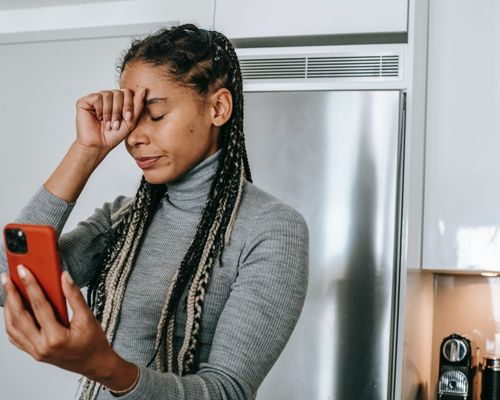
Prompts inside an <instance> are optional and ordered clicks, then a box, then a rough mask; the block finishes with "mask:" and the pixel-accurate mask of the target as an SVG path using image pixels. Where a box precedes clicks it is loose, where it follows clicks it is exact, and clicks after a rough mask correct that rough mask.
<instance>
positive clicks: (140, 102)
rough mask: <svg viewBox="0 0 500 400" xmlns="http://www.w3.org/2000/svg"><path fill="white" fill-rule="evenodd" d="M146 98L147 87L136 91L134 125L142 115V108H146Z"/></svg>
mask: <svg viewBox="0 0 500 400" xmlns="http://www.w3.org/2000/svg"><path fill="white" fill-rule="evenodd" d="M145 98H146V88H144V87H141V88H139V89H138V90H137V91H136V92H135V93H134V100H133V101H134V118H133V125H134V127H135V125H136V124H137V121H139V118H140V117H141V114H142V110H143V108H144V99H145Z"/></svg>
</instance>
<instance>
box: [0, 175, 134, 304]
mask: <svg viewBox="0 0 500 400" xmlns="http://www.w3.org/2000/svg"><path fill="white" fill-rule="evenodd" d="M126 199H127V198H125V197H124V196H119V197H117V198H116V200H115V201H114V202H112V203H105V204H104V205H103V207H102V208H98V209H96V210H95V212H94V214H93V215H92V216H90V217H89V218H88V219H87V220H86V221H82V222H79V223H78V225H77V227H76V228H75V229H73V230H72V231H70V232H68V233H64V234H61V232H62V230H63V228H64V225H65V224H66V221H67V219H68V217H69V215H70V213H71V211H72V210H73V208H74V206H75V204H76V203H75V202H66V201H65V200H63V199H60V198H59V197H57V196H55V195H54V194H52V193H50V192H49V191H48V190H47V189H46V188H45V186H44V185H41V186H40V187H39V189H38V190H37V191H36V192H35V194H34V195H33V196H32V197H31V199H30V200H29V201H28V203H27V204H26V205H25V206H24V208H23V209H22V210H21V212H20V213H19V214H18V216H17V217H16V219H15V220H14V221H15V222H17V223H26V224H39V225H50V226H52V227H53V228H54V229H55V230H56V232H57V236H58V247H59V253H60V255H61V262H62V267H63V269H65V270H67V271H68V272H69V273H70V274H71V276H72V277H73V279H74V280H75V282H76V283H77V284H78V285H79V286H81V287H82V286H85V285H86V284H87V283H88V281H89V279H90V277H91V276H92V273H93V270H94V269H95V267H96V265H95V262H96V261H97V259H98V254H100V252H102V250H103V247H104V245H105V241H104V238H105V235H106V234H107V233H108V232H109V230H110V228H111V220H112V214H113V212H115V211H116V210H117V209H119V208H120V207H121V206H122V205H123V204H124V202H125V200H126ZM7 270H8V267H7V257H6V254H5V245H4V242H3V239H2V240H1V241H0V272H7ZM0 306H3V289H2V287H1V285H0Z"/></svg>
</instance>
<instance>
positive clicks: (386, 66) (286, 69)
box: [240, 54, 400, 80]
mask: <svg viewBox="0 0 500 400" xmlns="http://www.w3.org/2000/svg"><path fill="white" fill-rule="evenodd" d="M240 65H241V73H242V75H243V79H318V78H323V79H324V78H337V79H343V78H349V80H352V78H399V76H400V62H399V55H398V54H393V55H365V56H330V57H283V58H262V57H259V58H242V57H240Z"/></svg>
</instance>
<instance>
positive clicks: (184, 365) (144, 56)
mask: <svg viewBox="0 0 500 400" xmlns="http://www.w3.org/2000/svg"><path fill="white" fill-rule="evenodd" d="M136 61H140V62H144V63H146V64H149V65H152V66H156V67H158V69H159V70H160V71H162V72H164V74H165V76H166V77H168V78H170V79H172V78H173V79H174V80H175V81H176V82H177V83H179V84H181V85H184V86H185V87H187V88H190V89H192V90H193V93H195V94H196V95H197V96H198V98H199V100H200V102H203V101H204V99H205V98H206V96H207V94H209V93H212V92H214V91H216V90H218V89H219V88H223V87H224V88H227V89H228V90H229V91H230V93H231V96H232V99H233V111H232V114H231V117H230V119H229V121H227V122H226V123H225V124H224V125H223V126H222V127H221V129H220V139H219V145H220V149H221V155H220V162H219V165H218V168H217V171H216V173H215V176H214V180H213V183H212V186H211V189H210V193H209V195H208V197H207V201H206V203H205V206H204V209H203V211H202V217H201V219H200V222H199V223H198V226H197V230H196V233H195V235H194V237H193V239H192V242H191V244H190V246H189V249H188V251H187V252H186V255H185V256H184V259H183V260H182V262H181V264H180V266H179V268H178V270H177V272H176V274H175V276H174V278H173V280H172V282H171V283H170V287H169V288H168V294H167V299H166V300H165V304H164V307H163V310H162V316H161V319H160V321H159V324H158V331H157V340H156V348H155V354H154V355H153V358H152V359H151V361H150V363H149V364H148V366H149V365H150V364H151V363H152V362H153V361H154V360H155V361H156V369H157V370H159V371H161V372H164V371H165V370H168V371H169V372H177V373H178V374H179V375H182V374H186V373H190V372H193V371H195V370H196V368H197V366H196V365H195V363H194V360H195V359H196V353H197V344H198V342H199V336H200V332H201V330H200V326H201V316H202V310H203V299H204V295H205V289H206V287H207V284H208V280H209V278H210V275H211V271H212V270H213V267H214V265H215V264H216V261H217V259H218V260H219V263H220V265H221V266H222V254H223V250H224V247H225V245H226V244H227V243H228V241H229V239H230V234H231V230H232V226H233V225H234V220H235V218H236V215H237V210H238V207H239V202H240V199H241V193H242V187H243V182H244V180H247V181H249V182H252V177H251V173H250V166H249V163H248V158H247V153H246V148H245V138H244V134H243V81H242V76H241V71H240V66H239V61H238V57H237V55H236V52H235V50H234V48H233V46H232V44H231V42H230V41H229V40H228V39H227V38H226V37H225V36H224V35H222V34H221V33H219V32H216V31H206V30H203V29H198V28H197V27H196V26H194V25H192V24H185V25H181V26H176V27H172V28H169V29H160V30H158V31H157V32H155V33H154V34H152V35H149V36H147V37H145V38H143V39H135V40H133V41H132V44H131V47H130V49H129V50H128V51H127V52H126V54H125V55H124V56H123V59H122V63H121V66H119V67H118V71H119V73H120V74H121V73H122V72H123V70H124V69H125V68H126V66H127V65H129V64H131V63H133V62H136ZM167 186H168V184H167ZM165 190H168V189H167V188H166V186H165V185H153V184H149V183H147V182H146V181H145V179H144V177H143V178H142V181H141V185H140V187H139V189H138V191H137V194H136V196H135V199H134V201H133V202H132V203H131V204H127V205H126V206H125V207H124V209H123V210H121V211H120V217H119V219H118V221H117V222H116V223H115V225H114V226H113V229H112V232H111V235H110V237H109V239H108V245H107V248H106V251H105V252H104V256H103V260H102V263H101V269H100V270H99V271H97V272H96V273H95V275H94V277H93V278H92V280H91V281H90V284H89V290H88V302H89V305H90V306H91V308H92V309H93V310H94V312H95V314H96V317H97V319H98V320H99V321H100V322H101V324H103V328H104V329H105V331H106V333H107V336H108V340H109V341H110V343H112V341H113V339H114V331H115V328H116V323H117V321H118V318H119V311H120V308H121V302H122V298H120V296H122V297H123V294H124V287H125V286H126V283H127V281H128V277H129V276H130V271H131V269H132V268H133V262H134V261H135V257H136V254H137V251H136V249H137V248H138V246H140V243H141V240H142V238H143V236H144V232H145V230H146V229H147V226H148V223H149V221H150V220H151V217H152V216H153V215H154V212H155V210H156V207H157V205H158V202H159V201H160V199H161V198H162V197H163V195H164V194H165ZM159 262H160V260H159ZM186 292H187V295H186V303H185V305H184V306H185V307H186V309H187V314H188V315H187V321H186V335H185V340H184V344H183V346H182V348H181V350H180V352H179V354H177V355H176V359H177V363H175V362H174V361H173V342H172V336H173V329H174V327H175V317H176V310H177V308H178V306H179V303H180V300H181V298H182V296H183V294H184V293H186ZM99 386H100V385H98V384H96V383H95V382H93V381H88V380H87V381H86V383H85V385H84V388H83V391H82V395H81V399H85V400H86V399H93V398H95V396H96V395H97V392H98V390H99Z"/></svg>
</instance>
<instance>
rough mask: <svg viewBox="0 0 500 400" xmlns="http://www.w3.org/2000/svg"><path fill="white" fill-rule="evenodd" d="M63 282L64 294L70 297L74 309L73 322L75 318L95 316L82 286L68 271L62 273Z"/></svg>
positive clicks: (70, 304)
mask: <svg viewBox="0 0 500 400" xmlns="http://www.w3.org/2000/svg"><path fill="white" fill-rule="evenodd" d="M61 284H62V289H63V293H64V296H65V297H66V299H68V303H69V306H70V307H71V309H72V310H73V317H72V318H71V322H73V321H74V320H75V319H81V318H87V317H89V316H93V314H92V311H90V308H89V306H88V305H87V302H86V301H85V298H84V297H83V294H82V292H81V291H80V288H79V287H78V286H77V285H76V284H75V282H74V281H73V279H72V278H71V275H70V274H69V272H68V271H64V272H63V273H62V275H61Z"/></svg>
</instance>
